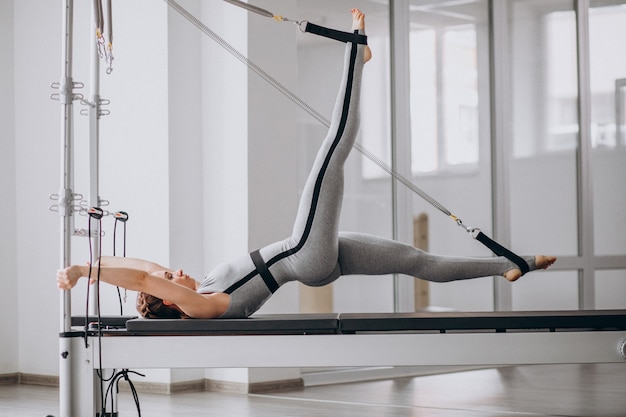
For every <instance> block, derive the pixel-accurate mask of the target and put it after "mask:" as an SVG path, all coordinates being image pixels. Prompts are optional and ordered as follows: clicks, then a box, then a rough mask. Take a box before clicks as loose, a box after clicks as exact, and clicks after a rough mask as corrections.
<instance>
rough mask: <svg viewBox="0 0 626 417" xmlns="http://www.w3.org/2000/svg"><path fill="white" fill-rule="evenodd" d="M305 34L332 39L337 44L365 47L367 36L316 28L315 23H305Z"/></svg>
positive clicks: (321, 27)
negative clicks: (355, 44) (349, 43)
mask: <svg viewBox="0 0 626 417" xmlns="http://www.w3.org/2000/svg"><path fill="white" fill-rule="evenodd" d="M304 31H305V32H309V33H313V34H315V35H319V36H323V37H325V38H330V39H334V40H336V41H339V42H355V43H359V44H362V45H367V36H365V35H360V34H358V33H356V32H355V33H352V32H342V31H340V30H335V29H329V28H325V27H323V26H318V25H316V24H315V23H311V22H306V28H305V29H304Z"/></svg>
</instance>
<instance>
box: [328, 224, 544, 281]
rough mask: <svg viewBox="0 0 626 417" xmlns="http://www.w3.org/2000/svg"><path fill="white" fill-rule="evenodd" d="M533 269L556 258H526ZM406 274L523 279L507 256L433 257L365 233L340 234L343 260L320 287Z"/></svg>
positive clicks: (432, 278)
mask: <svg viewBox="0 0 626 417" xmlns="http://www.w3.org/2000/svg"><path fill="white" fill-rule="evenodd" d="M525 260H526V261H527V262H528V265H529V266H530V270H531V271H533V270H537V269H547V268H548V267H550V266H551V265H552V264H553V263H554V262H555V261H556V258H555V257H553V256H543V255H538V256H534V257H533V256H531V257H525ZM392 273H398V274H405V275H410V276H413V277H416V278H421V279H425V280H427V281H434V282H449V281H457V280H463V279H471V278H479V277H487V276H500V275H501V276H504V277H505V278H506V279H507V280H509V281H515V280H516V279H517V278H519V277H520V276H521V271H520V270H519V268H518V266H517V265H515V264H514V263H513V262H511V261H510V260H508V259H506V258H504V257H486V258H469V257H453V256H439V255H433V254H430V253H427V252H424V251H422V250H419V249H417V248H415V247H413V246H411V245H407V244H405V243H400V242H396V241H393V240H389V239H383V238H380V237H377V236H371V235H367V234H361V233H340V235H339V259H338V265H337V268H336V269H335V271H334V274H331V275H329V276H328V277H327V279H326V280H324V282H321V283H320V284H327V283H329V282H332V281H333V280H335V279H337V278H338V277H339V276H340V275H354V274H360V275H386V274H392Z"/></svg>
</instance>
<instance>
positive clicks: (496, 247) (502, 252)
mask: <svg viewBox="0 0 626 417" xmlns="http://www.w3.org/2000/svg"><path fill="white" fill-rule="evenodd" d="M163 1H165V2H166V3H167V4H168V5H169V6H170V7H171V8H172V9H174V10H176V11H177V12H178V13H179V14H180V15H181V16H183V17H184V18H185V19H187V20H188V21H189V22H191V23H192V24H193V25H194V26H196V28H198V29H199V30H200V31H201V32H203V33H204V34H205V35H207V36H208V37H210V38H211V39H213V40H214V41H215V42H216V43H217V44H218V45H220V46H221V47H222V48H224V49H225V50H226V51H227V52H229V53H230V54H231V55H233V56H234V57H235V58H237V59H238V60H239V61H241V62H242V63H244V64H245V65H246V66H247V67H248V68H249V69H250V70H252V71H254V72H255V73H256V74H257V75H259V76H260V77H261V78H262V79H263V80H265V81H266V82H267V83H268V84H270V85H271V86H272V87H274V88H275V89H276V90H277V91H279V92H280V93H282V94H283V95H284V96H285V97H287V98H288V99H289V100H291V101H292V102H293V103H294V104H296V105H298V106H299V107H300V108H301V109H303V110H304V111H306V112H307V113H308V114H310V115H311V116H312V117H313V118H315V119H316V120H317V121H319V122H320V123H321V124H322V125H324V126H326V127H330V121H329V120H328V119H326V118H325V117H324V116H323V115H322V114H321V113H319V112H318V111H317V110H315V109H314V108H312V107H311V106H310V105H309V104H308V103H306V102H304V100H302V99H301V98H300V97H298V96H297V95H295V94H294V93H293V92H291V90H289V89H288V88H287V87H285V86H284V85H282V84H281V83H280V82H278V80H276V79H275V78H274V77H272V76H271V75H269V74H268V73H267V72H265V71H264V70H263V69H262V68H260V67H259V66H258V65H256V64H255V63H254V62H252V61H250V60H249V59H248V58H247V57H246V56H244V55H243V54H242V53H241V52H239V51H238V50H237V49H235V48H234V47H233V46H232V45H231V44H229V43H228V42H226V41H225V40H224V39H223V38H222V37H220V36H219V35H218V34H217V33H215V32H213V31H212V30H211V29H210V28H209V27H208V26H206V25H205V24H204V23H202V22H201V21H200V20H198V19H197V18H196V17H195V16H194V15H192V14H191V13H189V12H188V11H187V10H186V9H185V8H183V7H182V6H180V5H179V4H178V3H177V2H176V1H175V0H163ZM224 1H226V2H228V3H231V4H233V5H236V6H239V7H242V8H244V9H246V10H249V11H251V12H254V13H257V14H260V15H262V16H265V17H273V18H274V19H276V20H279V21H285V22H286V21H289V22H293V23H295V24H296V25H298V27H299V28H300V30H303V29H302V26H303V24H304V23H306V26H307V27H309V25H312V26H311V27H310V28H311V33H313V30H316V28H317V27H319V26H317V25H313V24H311V23H309V22H300V21H295V20H291V19H287V18H285V17H282V16H276V15H274V14H273V13H271V12H269V11H267V10H264V9H261V8H259V7H256V6H252V5H250V4H249V3H244V2H241V1H239V0H224ZM337 32H339V31H337ZM350 35H353V34H350ZM322 36H324V35H322ZM353 146H354V149H356V150H357V151H359V152H361V153H362V154H363V155H364V156H365V157H367V158H368V159H370V160H371V161H372V162H374V163H375V164H376V165H378V166H379V167H380V168H381V169H382V170H383V171H385V172H386V173H387V174H389V175H391V176H392V177H393V178H394V179H395V180H396V181H399V182H401V183H402V184H404V185H405V186H406V187H407V188H408V189H410V190H411V191H413V192H414V193H415V194H417V195H419V196H420V197H422V198H423V199H424V200H426V201H427V202H428V203H429V204H431V205H432V206H433V207H435V208H436V209H437V210H439V211H441V212H442V213H443V214H445V215H446V216H448V217H450V218H451V219H452V220H453V221H455V222H456V223H457V224H458V225H459V226H461V227H462V228H464V229H465V230H466V231H467V232H468V233H470V234H471V235H472V237H473V238H474V239H476V240H478V241H479V242H481V243H482V244H484V245H485V246H486V247H487V248H489V249H490V250H491V251H492V252H493V253H495V254H496V255H498V256H504V257H506V258H507V259H509V260H510V261H511V262H513V263H515V264H516V265H517V266H519V268H520V270H521V271H522V274H524V273H526V272H528V270H529V269H530V268H529V267H528V264H527V263H526V261H525V260H524V259H523V258H521V257H520V256H518V255H516V254H515V253H513V252H512V251H510V250H509V249H506V248H505V247H503V246H502V245H500V244H498V243H497V242H495V241H493V240H492V239H490V238H489V237H487V236H486V235H485V234H484V233H482V232H481V231H480V229H477V228H473V227H468V226H465V225H464V224H463V222H462V221H461V219H459V218H458V217H457V216H455V215H454V214H452V212H450V210H448V209H447V208H446V207H445V206H444V205H443V204H441V203H440V202H438V201H437V200H435V199H434V198H433V197H431V196H430V195H429V194H428V193H426V192H425V191H424V190H422V189H421V188H419V187H418V186H417V185H415V184H414V183H413V182H412V181H410V180H409V179H408V178H406V177H405V176H403V175H402V174H401V173H399V172H398V171H396V170H395V169H394V168H392V167H390V166H389V165H387V164H386V163H385V162H384V161H383V160H381V159H380V158H378V157H377V156H376V155H374V154H373V153H372V152H370V151H369V150H367V149H365V148H364V147H363V146H362V145H361V144H360V143H358V142H355V144H354V145H353ZM479 236H480V239H479V238H478V237H479ZM490 242H492V243H490ZM268 272H269V271H268ZM268 288H269V287H268Z"/></svg>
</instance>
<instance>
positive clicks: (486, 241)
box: [474, 231, 530, 275]
mask: <svg viewBox="0 0 626 417" xmlns="http://www.w3.org/2000/svg"><path fill="white" fill-rule="evenodd" d="M474 239H476V240H477V241H479V242H480V243H482V244H483V245H485V246H487V247H488V248H489V249H490V250H491V251H492V252H493V253H495V254H496V255H498V256H504V257H505V258H507V259H508V260H509V261H511V262H513V263H514V264H515V265H517V266H518V267H519V269H520V271H522V275H524V274H526V273H527V272H528V271H530V266H528V262H526V260H525V259H524V258H522V257H521V256H519V255H517V254H515V253H513V252H512V251H510V250H509V249H507V248H505V247H504V246H502V245H500V244H499V243H498V242H496V241H494V240H493V239H491V238H490V237H489V236H487V235H486V234H484V233H483V232H481V231H478V233H476V236H474Z"/></svg>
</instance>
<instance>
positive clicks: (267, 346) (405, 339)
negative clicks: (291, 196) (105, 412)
mask: <svg viewBox="0 0 626 417" xmlns="http://www.w3.org/2000/svg"><path fill="white" fill-rule="evenodd" d="M106 324H107V322H106V320H104V319H103V325H106ZM109 324H110V326H108V327H107V328H106V329H104V330H102V337H101V341H100V343H97V337H98V334H97V332H93V331H91V332H89V334H88V336H87V338H88V342H89V343H88V347H87V348H85V347H84V345H83V337H84V332H83V331H73V332H68V333H65V334H61V338H62V339H65V340H67V341H68V342H69V344H70V345H71V346H72V348H73V353H74V354H73V355H70V357H69V358H68V360H69V361H70V362H71V368H72V378H71V381H72V388H71V389H72V393H73V395H72V403H71V407H72V408H71V409H72V413H71V415H80V416H88V415H95V413H96V411H97V410H99V406H100V404H99V397H98V395H97V387H98V384H99V382H100V379H99V376H98V375H97V372H98V370H99V367H100V366H102V368H103V369H105V370H110V369H128V368H138V369H150V368H242V367H243V368H259V367H271V368H281V367H290V368H300V367H322V366H324V367H326V366H329V367H333V366H354V367H369V366H385V367H386V366H420V365H426V366H432V365H468V366H469V365H489V366H497V365H525V364H533V365H534V364H570V363H577V364H580V363H585V364H591V363H625V362H626V311H623V310H604V311H602V310H594V311H543V312H496V313H485V312H482V313H389V314H375V313H367V314H295V315H285V314H280V315H257V316H252V317H250V318H248V319H229V320H147V319H130V320H127V321H126V322H125V323H124V322H123V321H121V320H120V319H119V318H116V319H114V322H112V323H109ZM181 349H184V352H185V354H184V355H180V354H179V352H180V351H181Z"/></svg>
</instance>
